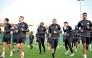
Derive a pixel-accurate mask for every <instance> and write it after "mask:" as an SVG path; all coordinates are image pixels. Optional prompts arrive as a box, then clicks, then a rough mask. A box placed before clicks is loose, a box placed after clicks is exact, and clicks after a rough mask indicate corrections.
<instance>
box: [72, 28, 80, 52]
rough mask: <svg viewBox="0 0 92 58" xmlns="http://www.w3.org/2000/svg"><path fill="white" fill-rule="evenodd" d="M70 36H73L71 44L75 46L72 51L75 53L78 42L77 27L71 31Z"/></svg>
mask: <svg viewBox="0 0 92 58" xmlns="http://www.w3.org/2000/svg"><path fill="white" fill-rule="evenodd" d="M72 35H73V43H74V46H75V47H74V49H75V51H77V48H78V40H79V28H77V26H75V29H74V30H73V31H72Z"/></svg>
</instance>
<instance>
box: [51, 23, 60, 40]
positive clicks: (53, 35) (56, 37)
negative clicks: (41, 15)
mask: <svg viewBox="0 0 92 58" xmlns="http://www.w3.org/2000/svg"><path fill="white" fill-rule="evenodd" d="M60 30H61V27H60V26H59V25H58V24H51V25H50V26H49V31H50V34H51V38H52V39H58V37H59V34H60ZM54 31H56V32H57V34H55V33H54Z"/></svg>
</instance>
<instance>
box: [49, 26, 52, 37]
mask: <svg viewBox="0 0 92 58" xmlns="http://www.w3.org/2000/svg"><path fill="white" fill-rule="evenodd" d="M51 36H52V32H51V25H50V26H49V38H50V37H51Z"/></svg>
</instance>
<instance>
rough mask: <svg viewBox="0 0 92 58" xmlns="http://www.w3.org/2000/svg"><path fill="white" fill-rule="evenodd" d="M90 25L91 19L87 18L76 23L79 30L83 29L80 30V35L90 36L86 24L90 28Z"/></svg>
mask: <svg viewBox="0 0 92 58" xmlns="http://www.w3.org/2000/svg"><path fill="white" fill-rule="evenodd" d="M91 25H92V24H91V21H89V20H81V21H80V22H79V23H78V27H79V28H80V30H83V32H81V36H84V37H90V29H87V26H89V27H90V28H91Z"/></svg>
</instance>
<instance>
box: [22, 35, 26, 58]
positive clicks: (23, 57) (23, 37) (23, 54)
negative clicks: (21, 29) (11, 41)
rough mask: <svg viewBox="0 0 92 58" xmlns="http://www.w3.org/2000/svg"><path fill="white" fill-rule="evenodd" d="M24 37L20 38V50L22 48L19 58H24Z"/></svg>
mask: <svg viewBox="0 0 92 58" xmlns="http://www.w3.org/2000/svg"><path fill="white" fill-rule="evenodd" d="M25 39H26V38H25V37H22V38H21V50H22V55H21V58H24V45H25Z"/></svg>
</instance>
